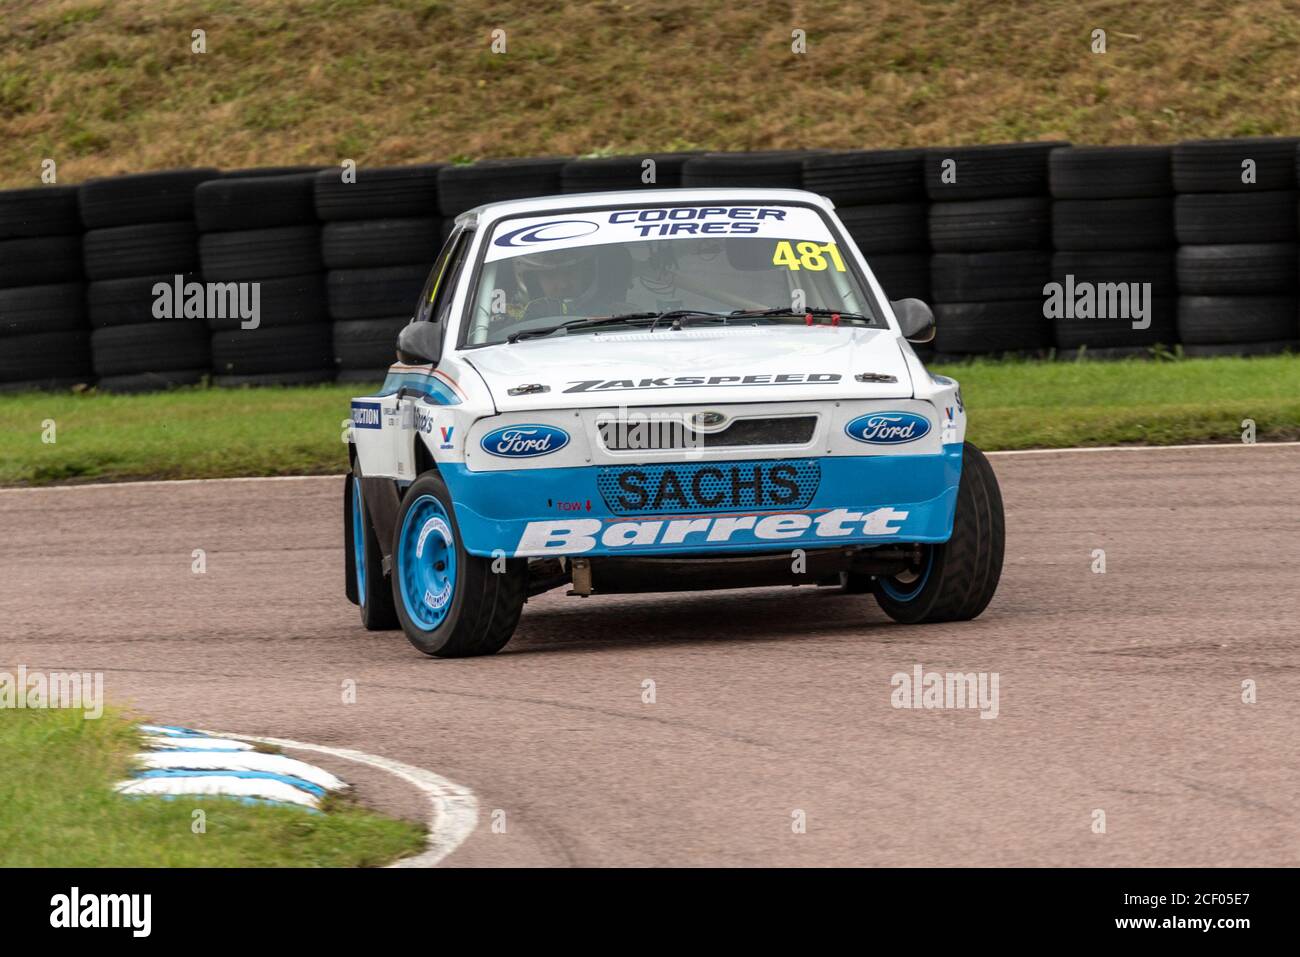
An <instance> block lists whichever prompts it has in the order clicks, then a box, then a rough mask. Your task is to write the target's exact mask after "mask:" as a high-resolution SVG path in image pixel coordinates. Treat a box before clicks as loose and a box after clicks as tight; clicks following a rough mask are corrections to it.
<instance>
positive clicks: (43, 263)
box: [0, 186, 93, 391]
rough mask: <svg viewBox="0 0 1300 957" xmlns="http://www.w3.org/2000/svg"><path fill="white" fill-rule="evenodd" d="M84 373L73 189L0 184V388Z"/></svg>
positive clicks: (87, 371)
mask: <svg viewBox="0 0 1300 957" xmlns="http://www.w3.org/2000/svg"><path fill="white" fill-rule="evenodd" d="M92 378H93V377H92V373H91V365H90V330H89V328H88V327H87V325H86V311H85V290H84V286H83V285H82V261H81V219H80V216H79V215H78V212H77V189H76V187H73V186H42V187H37V188H35V189H17V190H10V191H7V192H0V391H25V390H28V389H54V388H68V387H71V386H74V385H78V384H80V383H85V382H89V381H91V380H92Z"/></svg>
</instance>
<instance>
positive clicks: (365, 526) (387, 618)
mask: <svg viewBox="0 0 1300 957" xmlns="http://www.w3.org/2000/svg"><path fill="white" fill-rule="evenodd" d="M343 538H344V545H345V555H346V561H345V563H344V564H345V566H346V567H345V569H344V571H345V574H346V578H345V584H346V592H347V596H348V600H349V601H350V602H352V603H353V604H354V605H357V606H358V607H359V608H360V610H361V624H362V627H364V628H365V629H366V631H396V630H397V629H398V628H400V627H401V623H400V622H399V621H398V620H397V610H396V609H395V608H394V607H393V588H392V585H391V584H390V583H389V581H388V577H387V576H386V575H385V574H384V556H383V553H382V552H380V550H379V539H378V538H377V537H376V536H375V528H374V525H372V524H371V522H370V515H369V513H368V512H367V510H366V503H365V499H364V498H363V497H362V495H361V474H360V471H354V472H353V473H352V474H350V475H348V477H347V481H346V482H345V483H344V488H343Z"/></svg>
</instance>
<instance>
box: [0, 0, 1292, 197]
mask: <svg viewBox="0 0 1300 957" xmlns="http://www.w3.org/2000/svg"><path fill="white" fill-rule="evenodd" d="M1099 27H1100V28H1102V29H1104V30H1106V32H1107V49H1106V52H1105V53H1104V54H1102V53H1094V52H1093V50H1092V42H1091V35H1092V31H1093V30H1094V29H1096V28H1099ZM194 29H203V30H205V31H206V32H207V52H206V53H202V54H195V53H192V52H191V40H190V35H191V31H192V30H194ZM496 29H502V30H505V31H506V35H507V40H508V42H507V51H506V52H504V53H500V54H498V53H494V52H492V49H491V42H492V31H493V30H496ZM795 29H799V30H803V31H805V34H806V37H807V41H808V44H807V52H806V53H802V54H795V53H794V52H793V51H792V49H791V41H792V32H793V31H794V30H795ZM1297 55H1300V19H1297V17H1296V16H1295V10H1294V5H1293V4H1290V3H1288V2H1286V0H1253V2H1251V3H1241V2H1234V0H1177V2H1174V0H1148V2H1144V3H1119V2H1116V0H1037V2H1035V3H1007V2H1005V0H962V2H961V3H952V2H941V0H855V2H845V0H828V2H823V3H816V4H791V3H786V2H778V0H755V2H751V3H745V4H724V3H722V2H720V0H656V2H654V3H652V4H644V3H643V4H634V3H627V2H601V3H592V2H591V0H551V2H547V3H536V2H532V0H498V2H496V3H492V4H484V3H481V2H475V0H366V2H361V0H240V2H238V3H228V2H216V0H168V2H166V3H162V2H159V0H111V2H109V0H47V2H43V3H31V2H29V0H0V185H3V186H6V187H19V186H36V185H39V182H40V180H39V177H40V172H41V167H40V160H41V159H42V158H46V157H48V158H52V159H54V160H56V161H57V163H58V176H59V182H61V183H74V182H80V181H82V180H84V179H86V178H88V177H90V176H102V175H109V174H113V173H120V172H137V171H143V170H148V169H161V168H164V167H168V166H186V165H203V166H207V165H219V166H224V167H228V168H235V167H240V166H251V165H268V164H281V163H300V162H311V163H323V164H329V165H334V164H337V163H339V162H341V161H342V160H343V159H344V158H349V159H354V160H356V161H357V163H359V164H360V165H361V166H362V167H363V168H364V167H368V166H380V165H386V164H392V163H417V162H419V163H423V162H429V161H430V160H446V159H449V158H451V157H453V156H458V155H459V156H471V157H480V156H529V155H534V156H536V155H544V154H565V155H570V154H587V153H595V152H631V153H641V152H645V151H660V150H667V149H682V148H702V149H732V150H741V149H768V148H791V147H794V148H806V147H830V148H864V147H890V146H917V145H929V146H939V145H944V144H956V143H976V142H982V143H991V142H997V141H1004V140H1009V139H1068V140H1071V141H1073V142H1076V143H1113V144H1121V143H1150V142H1157V143H1171V142H1175V141H1177V140H1180V139H1187V138H1193V137H1205V136H1212V137H1223V136H1238V135H1248V134H1271V135H1291V134H1294V133H1295V132H1296V127H1297V116H1300V84H1297V83H1296V82H1295V80H1296V68H1295V64H1296V60H1297ZM593 78H598V82H593Z"/></svg>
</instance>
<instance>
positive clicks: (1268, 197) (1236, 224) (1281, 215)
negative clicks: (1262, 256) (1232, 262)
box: [1174, 190, 1296, 246]
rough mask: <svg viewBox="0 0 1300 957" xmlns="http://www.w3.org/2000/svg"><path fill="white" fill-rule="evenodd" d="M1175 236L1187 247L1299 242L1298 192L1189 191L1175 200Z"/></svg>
mask: <svg viewBox="0 0 1300 957" xmlns="http://www.w3.org/2000/svg"><path fill="white" fill-rule="evenodd" d="M1174 235H1175V236H1177V237H1178V242H1179V243H1181V244H1182V245H1184V246H1214V245H1219V244H1221V243H1293V242H1295V241H1296V193H1295V191H1294V190H1290V191H1285V192H1284V191H1280V190H1279V191H1272V192H1262V193H1188V194H1186V195H1184V196H1178V197H1176V198H1175V199H1174Z"/></svg>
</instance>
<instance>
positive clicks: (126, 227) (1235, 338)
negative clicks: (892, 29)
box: [0, 137, 1300, 390]
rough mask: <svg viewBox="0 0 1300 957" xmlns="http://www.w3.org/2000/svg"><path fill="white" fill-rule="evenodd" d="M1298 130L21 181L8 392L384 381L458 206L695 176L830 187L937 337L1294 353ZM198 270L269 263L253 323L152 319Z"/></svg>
mask: <svg viewBox="0 0 1300 957" xmlns="http://www.w3.org/2000/svg"><path fill="white" fill-rule="evenodd" d="M1298 146H1300V138H1295V137H1279V138H1246V139H1236V140H1216V141H1190V142H1185V143H1180V144H1177V145H1175V146H1173V147H1167V146H1127V147H1073V146H1070V145H1068V144H1065V143H1055V142H1047V143H1020V144H998V145H992V146H967V147H952V148H935V149H894V150H847V151H843V150H842V151H828V150H776V151H769V152H748V153H705V152H687V153H651V154H644V155H636V154H633V155H627V156H612V157H597V158H580V159H573V158H569V157H540V158H533V159H508V160H481V161H479V162H476V163H473V164H471V165H445V164H436V163H430V164H422V165H411V166H400V167H385V168H374V169H370V168H367V167H364V166H363V167H360V168H358V169H356V170H355V171H353V172H354V173H355V176H354V177H351V178H350V180H349V179H345V177H344V176H343V175H341V174H342V172H343V171H342V170H341V169H340V168H338V167H317V166H312V165H295V166H280V167H267V168H258V169H243V170H236V171H233V172H226V173H222V172H219V171H217V170H215V169H180V170H168V171H163V172H156V173H144V174H138V175H129V176H118V177H110V178H106V179H96V180H91V181H88V182H86V183H84V184H82V185H81V186H80V187H69V186H43V187H37V188H31V189H17V190H9V191H2V192H0V389H14V388H36V387H49V388H66V387H69V386H73V385H76V384H78V383H90V382H94V381H95V374H96V373H97V374H98V376H99V379H98V381H99V384H100V385H101V386H102V387H103V388H106V389H117V390H137V389H149V388H160V387H166V386H169V385H177V384H184V383H191V382H197V381H199V380H201V379H202V378H203V377H204V376H208V375H212V374H214V373H215V375H216V378H217V381H218V382H219V383H220V384H223V385H243V384H262V383H285V384H289V383H302V382H318V381H328V380H330V379H332V378H337V379H339V380H344V381H357V382H370V381H374V380H376V379H378V378H380V377H382V375H383V372H384V370H385V369H386V367H387V365H388V364H389V362H390V361H391V359H392V355H393V346H394V340H395V338H396V334H397V332H398V331H399V330H400V328H401V326H402V325H404V324H405V323H406V322H407V321H408V319H409V317H410V315H411V314H412V311H413V310H414V308H415V306H416V303H417V300H418V298H419V295H420V290H421V289H422V288H423V285H424V282H425V281H426V280H427V276H428V271H429V269H430V267H431V266H432V263H433V261H434V259H435V258H436V257H437V253H438V249H439V247H440V246H441V244H442V242H443V240H444V239H445V238H446V236H447V235H448V234H449V233H450V231H451V230H452V228H453V227H454V218H455V216H456V215H458V214H459V213H461V212H463V211H465V210H467V209H470V208H472V207H474V206H478V205H480V204H483V203H488V202H496V201H500V200H504V199H511V198H523V197H529V196H540V195H554V194H557V193H577V192H600V191H609V190H623V189H642V188H651V187H658V188H671V187H674V186H679V185H680V186H725V187H758V188H802V189H807V190H811V191H813V192H816V193H820V194H822V195H824V196H827V197H828V198H830V199H831V200H832V201H833V202H834V203H835V204H836V207H837V212H838V214H839V216H840V218H841V219H842V220H843V222H844V224H845V227H846V229H847V230H848V232H849V234H850V235H851V236H852V237H853V239H854V241H855V242H856V243H857V245H858V246H859V247H860V248H861V249H862V251H863V253H864V254H865V255H866V257H867V259H868V261H869V262H870V264H871V267H872V271H873V272H874V273H875V274H876V277H877V279H878V280H879V281H880V283H881V286H882V287H883V289H884V291H885V293H886V296H887V297H888V298H890V299H902V298H908V297H915V298H920V299H924V300H926V301H929V302H932V303H933V305H934V309H935V313H936V316H937V318H938V320H939V322H938V341H937V342H936V344H935V348H934V349H930V348H927V347H919V350H920V351H921V352H922V353H923V354H926V355H933V354H939V355H941V356H964V355H978V354H990V353H992V354H999V353H1005V352H1012V353H1031V354H1033V353H1039V354H1041V353H1043V352H1044V351H1045V350H1047V349H1049V348H1051V347H1055V348H1056V349H1058V350H1060V351H1061V353H1062V354H1063V355H1067V354H1068V355H1076V354H1078V353H1079V351H1080V349H1081V348H1082V349H1086V353H1087V354H1090V355H1104V356H1113V355H1130V354H1146V353H1149V352H1150V350H1151V349H1152V348H1153V347H1154V346H1156V345H1163V346H1169V347H1173V346H1177V345H1181V346H1182V348H1183V349H1184V350H1185V351H1186V352H1187V353H1188V354H1189V355H1219V354H1243V355H1250V354H1262V353H1269V352H1276V351H1279V350H1282V349H1288V348H1294V347H1295V345H1296V343H1297V341H1298V340H1300V320H1298V318H1297V316H1298V314H1300V308H1298V307H1297V301H1296V300H1297V295H1298V294H1300V284H1298V282H1297V275H1298V273H1300V269H1298V268H1297V267H1298V266H1300V236H1298V230H1297V226H1298V225H1300V221H1298V218H1297V201H1298V199H1300V190H1298V189H1297V173H1296V169H1297V147H1298ZM646 160H653V161H654V165H653V167H652V168H653V171H654V182H653V183H649V182H646V181H645V179H646V173H647V171H648V169H650V168H651V167H648V165H647V164H646ZM177 276H179V277H180V286H181V288H182V289H184V288H185V287H187V286H189V285H190V284H194V283H207V284H212V283H220V284H230V283H233V284H247V283H256V284H257V286H258V296H259V298H258V304H257V306H258V326H257V328H256V329H248V328H243V324H244V320H243V319H242V318H241V317H240V316H239V314H238V312H232V311H229V310H228V311H226V312H225V313H224V314H221V313H220V311H218V312H216V313H212V314H209V313H210V312H211V310H201V312H200V314H192V315H186V314H185V313H184V312H182V313H181V314H180V315H179V316H178V317H175V318H167V317H166V316H161V315H155V309H154V305H155V301H156V300H157V296H156V295H155V291H154V290H155V289H156V287H157V285H158V284H159V283H160V282H161V283H169V284H171V285H172V286H173V288H174V287H175V284H176V277H177ZM1054 283H1055V284H1060V286H1061V287H1062V302H1064V301H1066V300H1067V299H1068V300H1070V301H1073V300H1074V298H1076V297H1077V296H1079V295H1081V292H1080V291H1081V290H1083V289H1084V288H1085V287H1089V286H1090V287H1092V288H1093V289H1094V290H1096V291H1097V295H1095V296H1093V299H1092V302H1093V306H1092V307H1091V308H1094V309H1095V308H1096V305H1097V304H1098V303H1099V302H1100V301H1101V299H1100V296H1101V294H1102V293H1103V291H1104V290H1113V289H1114V288H1115V287H1116V286H1120V287H1126V288H1128V289H1129V290H1132V289H1133V288H1134V286H1135V284H1136V287H1138V288H1141V289H1142V290H1143V291H1144V292H1145V290H1147V289H1148V288H1149V320H1150V321H1149V323H1145V327H1144V328H1133V325H1134V324H1133V322H1131V321H1125V320H1124V319H1123V318H1119V319H1113V318H1108V319H1102V318H1100V317H1098V316H1097V315H1096V314H1095V313H1093V314H1091V315H1085V316H1082V317H1081V316H1080V315H1077V314H1073V315H1071V316H1065V315H1060V316H1052V317H1051V318H1048V317H1047V312H1045V309H1047V307H1048V302H1047V300H1048V299H1049V295H1048V290H1049V289H1052V288H1054V287H1053V286H1052V284H1054ZM1067 283H1068V284H1069V289H1068V293H1069V294H1068V295H1067V290H1066V288H1065V287H1066V285H1067ZM1148 284H1149V286H1148ZM1103 287H1104V290H1103ZM198 288H205V289H206V288H209V287H198ZM205 305H210V304H208V303H205ZM1129 305H1133V300H1132V299H1131V297H1130V303H1129ZM1144 308H1145V303H1144ZM1048 311H1050V310H1048ZM1075 312H1076V313H1077V312H1078V310H1077V309H1076V310H1075ZM1142 324H1143V323H1139V325H1142Z"/></svg>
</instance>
